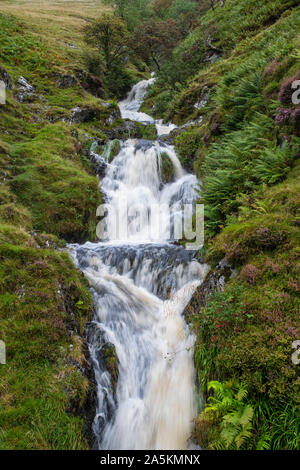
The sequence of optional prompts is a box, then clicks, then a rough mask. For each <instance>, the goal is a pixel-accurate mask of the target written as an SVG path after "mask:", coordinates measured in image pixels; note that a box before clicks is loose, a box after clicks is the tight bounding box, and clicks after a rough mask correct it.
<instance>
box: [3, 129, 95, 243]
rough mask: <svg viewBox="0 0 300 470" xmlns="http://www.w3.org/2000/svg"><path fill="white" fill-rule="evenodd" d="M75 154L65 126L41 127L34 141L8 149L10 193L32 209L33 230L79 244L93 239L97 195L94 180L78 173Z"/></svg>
mask: <svg viewBox="0 0 300 470" xmlns="http://www.w3.org/2000/svg"><path fill="white" fill-rule="evenodd" d="M74 154H75V149H74V143H73V140H72V137H71V135H70V130H69V129H68V127H67V126H66V125H65V124H62V123H57V124H53V125H49V126H46V127H45V128H43V129H42V130H41V131H39V132H38V133H37V135H36V137H35V138H34V139H31V140H30V141H27V142H22V143H19V144H15V145H14V146H13V147H12V155H13V158H14V173H15V175H14V177H13V179H12V181H11V188H12V189H13V191H14V192H15V194H16V195H17V198H18V201H19V202H20V203H21V204H22V205H24V206H25V207H27V208H29V209H30V210H31V213H32V215H33V225H34V228H35V229H37V230H40V231H45V232H48V233H53V234H55V235H58V236H61V237H62V238H65V239H66V240H84V239H86V238H89V239H90V238H91V237H92V238H94V237H95V227H96V208H97V207H98V205H99V203H100V196H99V192H98V182H97V178H95V177H93V176H90V175H88V174H86V173H85V172H84V171H83V170H82V167H81V164H80V161H79V160H78V159H76V158H75V156H74ZM76 160H77V161H76Z"/></svg>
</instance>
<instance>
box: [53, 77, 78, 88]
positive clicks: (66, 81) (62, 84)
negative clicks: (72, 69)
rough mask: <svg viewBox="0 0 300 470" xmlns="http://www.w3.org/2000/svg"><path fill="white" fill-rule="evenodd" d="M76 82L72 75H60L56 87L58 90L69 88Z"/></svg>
mask: <svg viewBox="0 0 300 470" xmlns="http://www.w3.org/2000/svg"><path fill="white" fill-rule="evenodd" d="M76 83H77V81H76V78H75V77H74V76H73V75H60V76H59V77H58V79H57V80H56V86H57V87H58V88H63V89H65V88H71V87H72V86H74V85H76Z"/></svg>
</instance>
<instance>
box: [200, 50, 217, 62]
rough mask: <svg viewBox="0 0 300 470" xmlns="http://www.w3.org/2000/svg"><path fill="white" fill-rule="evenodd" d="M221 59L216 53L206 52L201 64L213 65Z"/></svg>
mask: <svg viewBox="0 0 300 470" xmlns="http://www.w3.org/2000/svg"><path fill="white" fill-rule="evenodd" d="M220 57H221V54H219V53H217V52H207V53H206V54H205V57H204V59H203V62H208V63H209V64H213V63H214V62H216V61H217V60H218V59H219V58H220Z"/></svg>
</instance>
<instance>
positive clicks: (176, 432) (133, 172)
mask: <svg viewBox="0 0 300 470" xmlns="http://www.w3.org/2000/svg"><path fill="white" fill-rule="evenodd" d="M153 81H154V79H153V78H152V79H151V80H149V81H143V82H140V83H139V84H137V85H135V87H134V88H133V90H132V91H131V93H130V94H129V96H128V98H127V100H125V101H123V102H122V103H120V109H121V113H122V117H125V118H130V119H132V120H139V121H143V122H145V123H153V122H154V120H153V119H152V118H151V117H150V116H147V115H145V114H143V113H140V112H139V108H140V105H141V103H142V99H143V97H144V95H145V92H146V90H147V87H148V86H149V85H150V84H151V83H152V82H153ZM156 125H157V127H158V126H161V127H160V131H159V132H163V133H167V132H170V131H171V130H172V129H173V128H174V126H173V125H168V126H166V125H163V124H162V123H158V122H156ZM163 153H166V154H167V155H168V157H169V158H170V161H171V162H172V165H173V167H174V175H175V176H174V181H173V182H170V183H169V184H163V182H162V177H161V166H162V154H163ZM104 159H105V157H104ZM196 186H197V180H196V178H195V176H193V175H189V174H187V173H185V171H184V170H183V169H182V167H181V165H180V162H179V160H178V158H177V156H176V153H175V151H174V148H173V147H171V146H168V145H165V144H159V143H158V142H152V141H134V140H128V141H125V142H122V143H121V150H120V153H119V154H118V155H117V156H116V157H115V158H114V160H113V161H112V162H111V163H107V166H106V170H105V177H104V179H103V180H102V182H101V189H102V191H103V193H104V194H105V197H106V209H107V211H108V216H107V222H108V224H107V225H108V227H107V234H106V235H107V236H106V238H107V240H106V241H105V242H101V243H90V242H88V243H86V244H85V245H83V246H80V245H71V246H70V250H71V252H72V256H73V258H74V260H75V262H76V264H77V265H78V266H79V267H80V269H81V270H82V271H83V272H84V274H85V276H86V278H87V279H88V281H89V283H90V286H91V289H92V292H93V295H94V301H95V311H96V313H95V318H94V319H93V322H92V324H91V326H90V328H89V331H88V341H89V348H90V353H91V357H92V360H93V363H94V369H95V377H96V382H97V412H96V417H95V421H94V426H93V429H94V433H95V436H96V448H99V449H128V450H131V449H163V450H167V449H186V448H188V445H189V438H190V435H191V431H192V427H193V419H194V418H195V414H196V406H195V398H194V366H193V345H194V336H193V334H192V333H191V332H190V331H189V328H188V327H187V325H186V324H185V321H184V318H183V316H182V312H183V310H184V308H185V306H186V305H187V303H188V302H189V300H190V298H191V297H192V295H193V293H194V291H195V289H196V288H197V287H198V286H199V285H200V283H201V281H202V279H203V277H204V275H205V273H206V266H205V265H201V264H199V263H198V262H197V261H196V260H195V259H194V252H193V251H187V250H185V249H184V248H183V247H181V246H176V245H174V244H172V243H171V242H170V232H171V231H172V230H171V229H172V227H170V225H172V223H171V222H168V221H167V209H168V208H169V207H171V208H172V207H173V208H175V209H174V211H175V213H176V207H177V205H178V204H183V203H190V202H192V201H193V200H194V199H195V196H196V192H195V188H196ZM124 200H126V202H127V203H128V211H130V213H131V214H135V213H136V212H137V211H139V209H140V208H141V207H142V208H144V209H145V213H146V214H148V213H149V211H150V208H151V207H153V205H154V206H155V204H157V205H160V206H163V207H164V209H163V210H162V212H161V214H160V216H161V217H160V218H157V221H156V224H154V228H155V230H154V232H155V233H154V234H153V230H151V227H150V222H149V218H147V217H145V218H137V217H134V216H133V217H132V218H131V223H130V224H129V226H128V228H127V229H126V230H125V231H121V232H120V231H119V230H118V228H119V227H118V226H117V225H118V224H120V220H119V219H118V222H117V219H116V218H115V217H113V214H115V212H116V211H117V210H118V207H119V206H120V204H121V203H122V201H124ZM164 210H166V212H164ZM126 217H127V215H126ZM123 222H124V224H125V221H123ZM121 225H122V220H121ZM151 225H152V226H153V223H152V224H151ZM173 228H174V227H173ZM105 343H111V344H113V345H114V347H115V350H116V354H117V358H118V384H117V388H116V390H114V389H113V386H112V383H111V377H110V375H109V373H108V372H107V370H105V368H103V361H102V360H101V351H102V348H103V346H104V344H105Z"/></svg>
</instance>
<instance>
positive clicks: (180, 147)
mask: <svg viewBox="0 0 300 470" xmlns="http://www.w3.org/2000/svg"><path fill="white" fill-rule="evenodd" d="M201 146H202V137H201V133H200V131H199V129H198V128H193V129H191V130H189V131H186V132H183V133H182V134H180V135H179V136H178V137H176V139H175V148H176V151H177V152H178V155H179V158H180V161H181V163H182V165H183V166H184V167H187V166H190V165H191V164H193V162H194V160H195V159H196V157H197V154H198V152H199V151H200V149H201Z"/></svg>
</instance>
